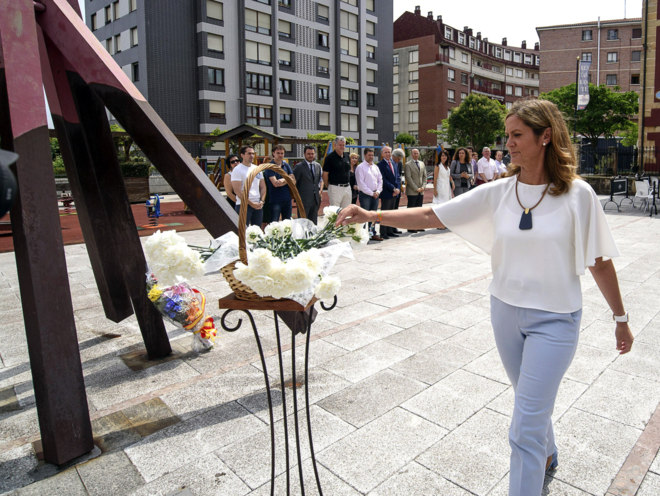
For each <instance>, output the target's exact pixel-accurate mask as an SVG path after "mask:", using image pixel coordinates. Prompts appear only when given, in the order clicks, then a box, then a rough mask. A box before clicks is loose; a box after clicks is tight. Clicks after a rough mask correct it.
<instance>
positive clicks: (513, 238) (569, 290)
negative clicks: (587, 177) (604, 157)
mask: <svg viewBox="0 0 660 496" xmlns="http://www.w3.org/2000/svg"><path fill="white" fill-rule="evenodd" d="M515 184H516V178H515V177H509V178H505V179H499V180H497V181H494V182H492V183H488V184H483V185H481V186H479V187H478V188H475V189H473V190H470V191H469V192H467V193H464V194H462V195H459V196H457V197H456V198H454V199H453V200H451V201H449V202H447V203H444V204H441V205H434V206H433V211H434V212H435V214H436V215H437V216H438V218H439V219H440V221H441V222H442V223H443V224H444V225H445V226H447V227H448V228H450V229H451V230H452V231H453V232H455V233H456V234H458V235H459V236H461V237H462V238H464V239H465V240H466V241H469V242H470V243H473V244H475V245H476V246H478V247H479V248H481V249H482V250H484V251H485V252H486V253H489V254H490V255H491V266H492V270H493V281H492V282H491V284H490V287H489V291H490V293H491V294H492V295H493V296H495V297H496V298H498V299H500V300H502V301H504V302H505V303H508V304H509V305H513V306H518V307H523V308H535V309H539V310H545V311H548V312H557V313H570V312H575V311H576V310H579V309H580V308H582V291H581V288H580V277H579V276H581V275H582V274H584V272H585V270H586V268H587V267H590V266H593V265H595V263H596V258H598V257H605V258H611V257H615V256H617V255H618V254H619V252H618V250H617V248H616V245H615V244H614V239H613V238H612V234H611V232H610V229H609V226H608V224H607V219H606V218H605V214H604V213H603V209H602V207H601V205H600V202H599V201H598V197H597V196H596V193H595V192H594V190H593V189H592V188H591V186H589V185H588V184H587V183H586V182H584V181H582V180H581V179H576V180H575V181H573V183H572V185H571V188H570V189H569V191H568V192H567V193H565V194H563V195H560V196H552V195H550V193H549V192H548V194H546V196H545V198H544V199H543V201H542V202H541V203H540V204H539V205H538V206H537V207H536V208H535V209H534V210H532V211H531V213H532V225H533V227H532V229H530V230H521V229H520V228H519V227H518V226H519V224H520V217H521V215H522V213H523V209H522V208H521V207H520V205H519V204H518V201H517V200H516V193H515ZM545 187H546V185H545V184H541V185H529V184H523V183H519V184H518V195H519V196H520V201H521V203H522V204H523V205H524V206H525V207H528V208H529V207H532V206H534V205H535V204H536V202H538V201H539V199H540V198H541V195H542V194H543V190H544V189H545ZM551 187H552V186H551Z"/></svg>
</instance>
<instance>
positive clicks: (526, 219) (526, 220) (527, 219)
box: [516, 177, 550, 231]
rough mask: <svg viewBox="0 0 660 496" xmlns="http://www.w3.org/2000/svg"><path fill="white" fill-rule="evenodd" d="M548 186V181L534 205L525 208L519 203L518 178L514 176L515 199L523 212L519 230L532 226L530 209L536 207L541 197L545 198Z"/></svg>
mask: <svg viewBox="0 0 660 496" xmlns="http://www.w3.org/2000/svg"><path fill="white" fill-rule="evenodd" d="M549 188H550V183H548V185H547V186H546V187H545V189H544V190H543V194H542V195H541V199H540V200H539V201H537V202H536V205H534V206H533V207H531V208H525V207H524V206H523V204H522V203H520V197H519V196H518V178H517V177H516V200H518V205H520V208H522V209H523V213H522V215H521V216H520V225H519V226H518V227H519V228H520V229H521V230H523V231H526V230H528V229H531V228H532V210H534V209H535V208H536V207H538V206H539V203H541V202H542V201H543V198H545V194H546V193H547V192H548V189H549Z"/></svg>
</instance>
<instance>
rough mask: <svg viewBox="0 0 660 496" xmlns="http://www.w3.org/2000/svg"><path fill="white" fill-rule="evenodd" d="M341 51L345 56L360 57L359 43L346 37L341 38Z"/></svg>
mask: <svg viewBox="0 0 660 496" xmlns="http://www.w3.org/2000/svg"><path fill="white" fill-rule="evenodd" d="M339 42H340V45H341V47H340V51H341V53H343V54H344V55H352V56H353V57H357V56H358V42H357V40H355V39H351V38H347V37H346V36H340V37H339Z"/></svg>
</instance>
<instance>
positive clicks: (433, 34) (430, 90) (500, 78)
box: [393, 7, 540, 145]
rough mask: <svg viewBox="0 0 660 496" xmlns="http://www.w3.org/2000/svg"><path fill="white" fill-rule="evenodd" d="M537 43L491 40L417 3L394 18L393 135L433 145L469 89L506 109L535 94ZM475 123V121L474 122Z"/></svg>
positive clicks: (537, 83)
mask: <svg viewBox="0 0 660 496" xmlns="http://www.w3.org/2000/svg"><path fill="white" fill-rule="evenodd" d="M539 64H540V58H539V46H538V44H536V45H535V46H534V48H533V49H528V48H527V46H526V43H525V42H523V43H522V46H521V47H520V48H518V47H512V46H508V44H507V40H506V38H505V39H503V40H502V43H499V44H498V43H492V42H490V41H489V40H488V38H486V37H482V35H481V32H477V33H476V34H475V33H474V32H473V30H472V29H471V28H469V27H467V26H466V27H464V28H463V29H458V28H455V27H453V26H449V25H447V24H445V23H444V22H443V21H442V16H440V15H439V16H437V18H434V17H433V13H432V12H429V13H428V14H427V15H426V16H422V14H421V11H420V8H419V7H415V12H414V13H412V12H404V13H403V14H402V15H401V16H400V17H399V18H398V19H397V20H396V21H395V22H394V54H393V86H394V115H393V122H394V135H395V136H396V135H397V134H398V133H400V132H406V133H409V134H412V135H413V136H415V137H416V138H417V139H418V140H419V142H420V143H421V144H422V145H436V136H435V135H433V134H431V133H428V132H427V131H428V130H429V129H438V127H439V126H440V124H441V122H442V120H443V119H446V118H447V117H448V116H449V115H450V112H451V110H452V109H453V108H454V107H457V106H458V105H460V104H461V102H462V101H463V99H465V98H466V97H467V96H468V95H469V94H470V93H478V94H482V95H486V96H488V97H489V98H493V99H496V100H498V101H500V102H502V103H503V104H504V105H506V107H507V108H509V107H510V106H511V105H512V104H513V102H514V101H516V100H517V99H519V98H523V97H527V96H538V94H539ZM475 125H478V123H475Z"/></svg>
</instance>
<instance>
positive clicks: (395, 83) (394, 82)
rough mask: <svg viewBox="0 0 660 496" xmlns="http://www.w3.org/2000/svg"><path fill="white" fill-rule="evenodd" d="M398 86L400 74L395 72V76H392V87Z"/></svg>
mask: <svg viewBox="0 0 660 496" xmlns="http://www.w3.org/2000/svg"><path fill="white" fill-rule="evenodd" d="M398 84H399V73H398V72H395V73H394V74H392V85H393V86H396V85H398Z"/></svg>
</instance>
